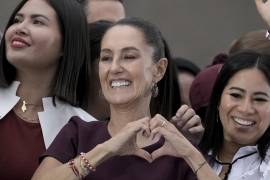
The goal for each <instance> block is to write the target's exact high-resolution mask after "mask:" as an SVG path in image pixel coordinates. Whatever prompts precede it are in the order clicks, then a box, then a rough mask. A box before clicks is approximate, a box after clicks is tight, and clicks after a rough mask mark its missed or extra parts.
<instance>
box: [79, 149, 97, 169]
mask: <svg viewBox="0 0 270 180" xmlns="http://www.w3.org/2000/svg"><path fill="white" fill-rule="evenodd" d="M80 158H81V161H82V162H83V163H84V165H83V166H84V167H86V168H87V169H88V170H89V171H93V172H94V171H96V168H95V167H94V166H93V165H91V163H90V162H89V160H88V159H87V158H86V157H85V153H83V152H81V153H80Z"/></svg>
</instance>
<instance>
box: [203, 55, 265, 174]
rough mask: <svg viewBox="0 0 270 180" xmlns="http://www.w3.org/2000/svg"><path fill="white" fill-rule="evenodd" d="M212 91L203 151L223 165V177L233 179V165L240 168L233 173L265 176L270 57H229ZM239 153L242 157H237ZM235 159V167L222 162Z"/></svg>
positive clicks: (229, 161) (216, 163) (217, 163)
mask: <svg viewBox="0 0 270 180" xmlns="http://www.w3.org/2000/svg"><path fill="white" fill-rule="evenodd" d="M212 92H213V93H212V95H211V98H210V102H209V105H208V110H207V114H206V118H205V133H204V135H203V138H202V141H201V143H200V148H201V150H202V152H203V153H204V154H208V153H210V154H211V158H212V159H213V161H211V162H212V164H211V165H212V167H215V169H218V168H217V167H218V166H221V167H223V168H222V171H221V172H220V171H219V172H218V173H220V176H221V177H222V178H224V179H227V178H228V177H229V178H230V172H233V168H234V167H238V168H239V170H238V171H237V170H236V171H234V172H240V173H243V174H244V173H247V172H249V173H251V174H250V175H256V174H257V175H260V177H262V174H260V173H262V172H260V169H261V168H263V164H264V163H266V164H267V163H269V162H264V160H266V161H268V160H269V155H270V154H269V151H268V149H269V145H270V128H269V127H270V120H269V116H270V56H269V55H262V54H260V53H256V52H241V53H236V54H234V55H232V56H230V57H229V58H228V59H227V61H226V62H225V63H224V65H223V67H222V69H221V71H220V72H219V75H218V77H217V79H216V81H215V84H214V87H213V91H212ZM247 146H249V147H248V148H245V147H247ZM236 153H240V154H241V155H240V154H239V157H241V158H239V157H235V155H236ZM235 158H238V162H236V161H235V163H234V164H233V166H232V167H231V168H232V169H231V168H228V167H227V168H225V166H226V165H224V164H222V162H227V163H232V162H233V159H235ZM214 159H216V160H214ZM248 159H249V160H248ZM253 160H254V161H253ZM245 161H246V163H244V162H245ZM249 161H252V163H249ZM220 162H221V163H220ZM251 167H252V168H251ZM250 169H252V172H250V171H249V170H250ZM243 170H244V171H245V170H246V171H247V172H243ZM241 171H242V172H241ZM237 174H238V176H240V175H243V174H239V173H237ZM234 175H236V174H234ZM246 175H248V174H246ZM268 175H269V173H268ZM238 176H236V177H238ZM252 177H253V176H252ZM254 177H255V178H254V179H260V178H258V177H257V178H256V176H254ZM252 179H253V178H252Z"/></svg>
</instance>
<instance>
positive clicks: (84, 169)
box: [68, 152, 96, 179]
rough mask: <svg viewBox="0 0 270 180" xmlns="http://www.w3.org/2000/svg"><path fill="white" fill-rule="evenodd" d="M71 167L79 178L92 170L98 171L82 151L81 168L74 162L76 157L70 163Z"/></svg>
mask: <svg viewBox="0 0 270 180" xmlns="http://www.w3.org/2000/svg"><path fill="white" fill-rule="evenodd" d="M68 165H69V167H70V168H71V169H72V171H73V173H74V175H75V176H76V177H78V178H79V179H83V178H85V177H86V176H87V175H88V174H89V173H90V172H94V171H96V168H95V167H94V166H92V165H91V163H90V162H89V160H88V159H87V158H86V157H85V153H83V152H81V153H80V169H78V168H77V166H76V165H75V163H74V159H71V160H70V161H69V163H68Z"/></svg>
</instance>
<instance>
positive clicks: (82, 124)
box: [67, 116, 107, 134]
mask: <svg viewBox="0 0 270 180" xmlns="http://www.w3.org/2000/svg"><path fill="white" fill-rule="evenodd" d="M67 126H70V127H72V128H76V129H77V131H79V132H80V133H86V134H94V133H97V132H100V131H102V132H104V131H106V128H107V121H91V122H86V121H84V120H83V119H82V118H81V117H79V116H73V117H72V118H71V119H70V120H69V122H68V124H67Z"/></svg>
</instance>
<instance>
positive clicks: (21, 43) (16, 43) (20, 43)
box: [12, 41, 26, 46]
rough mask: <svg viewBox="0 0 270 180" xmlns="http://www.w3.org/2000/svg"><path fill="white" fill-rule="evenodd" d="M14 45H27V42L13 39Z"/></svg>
mask: <svg viewBox="0 0 270 180" xmlns="http://www.w3.org/2000/svg"><path fill="white" fill-rule="evenodd" d="M12 45H15V46H26V44H25V43H23V42H20V41H13V42H12Z"/></svg>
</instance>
